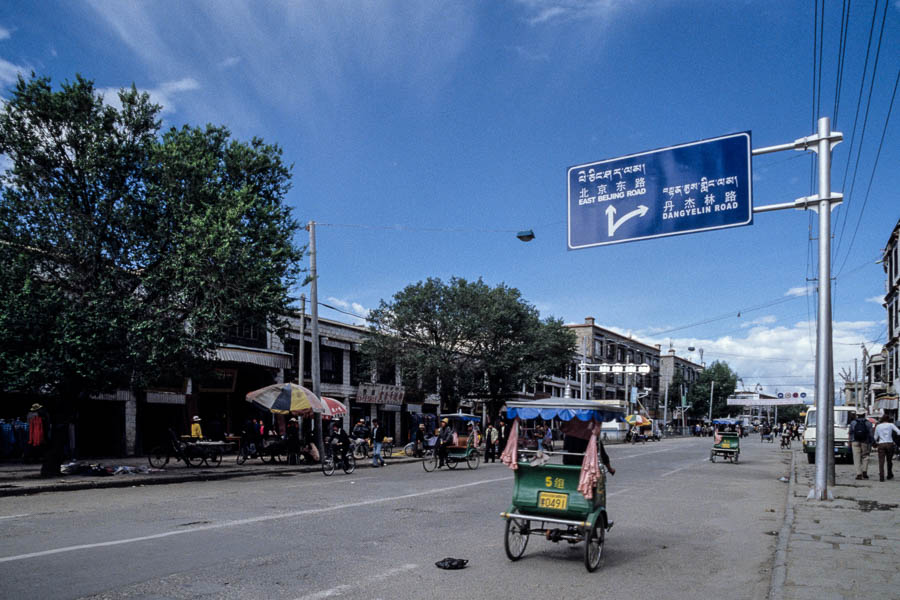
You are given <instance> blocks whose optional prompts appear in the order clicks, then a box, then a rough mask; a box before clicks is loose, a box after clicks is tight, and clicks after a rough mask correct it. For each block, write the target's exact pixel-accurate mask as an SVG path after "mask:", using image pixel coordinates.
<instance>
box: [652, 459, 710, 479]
mask: <svg viewBox="0 0 900 600" xmlns="http://www.w3.org/2000/svg"><path fill="white" fill-rule="evenodd" d="M706 462H708V461H707V460H706V459H704V460H701V461H700V462H698V463H696V464H698V465H702V464H704V463H706ZM694 465H695V463H691V464H689V465H685V466H683V467H678V468H677V469H672V470H671V471H667V472H666V473H663V474H662V475H660V477H666V476H668V475H671V474H672V473H677V472H678V471H684V470H685V469H690V468H691V467H692V466H694Z"/></svg>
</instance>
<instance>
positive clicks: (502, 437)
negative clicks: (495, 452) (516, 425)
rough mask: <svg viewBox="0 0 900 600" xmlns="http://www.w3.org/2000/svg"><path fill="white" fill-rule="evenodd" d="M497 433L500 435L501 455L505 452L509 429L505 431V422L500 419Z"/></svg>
mask: <svg viewBox="0 0 900 600" xmlns="http://www.w3.org/2000/svg"><path fill="white" fill-rule="evenodd" d="M497 432H498V433H499V434H500V452H501V453H502V452H503V451H504V450H506V441H507V440H508V439H509V429H507V427H506V422H505V421H503V420H502V419H501V420H500V426H499V427H497Z"/></svg>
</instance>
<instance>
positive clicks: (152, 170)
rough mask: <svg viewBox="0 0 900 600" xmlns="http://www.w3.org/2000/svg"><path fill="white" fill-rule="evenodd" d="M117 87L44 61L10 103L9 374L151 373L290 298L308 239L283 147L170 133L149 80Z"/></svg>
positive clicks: (4, 219)
mask: <svg viewBox="0 0 900 600" xmlns="http://www.w3.org/2000/svg"><path fill="white" fill-rule="evenodd" d="M119 101H120V104H121V108H115V107H112V106H110V105H108V104H105V103H104V102H103V99H102V98H101V97H100V95H99V94H97V92H96V90H95V89H94V86H93V83H92V82H91V81H88V80H86V79H83V78H81V77H80V76H78V77H76V79H75V81H74V82H65V83H63V84H62V85H61V86H60V89H58V90H53V88H52V87H51V83H50V80H49V79H48V78H39V77H34V76H32V78H31V79H30V80H29V81H25V80H24V79H22V78H20V79H19V81H18V84H17V85H16V87H15V89H14V90H13V92H12V97H11V98H10V99H9V101H8V102H6V103H5V104H3V106H2V107H0V153H3V154H5V155H6V157H7V158H8V160H9V162H10V163H11V167H9V168H8V169H7V170H6V171H5V172H4V173H3V174H2V175H0V178H2V179H0V181H2V185H3V189H2V196H0V265H2V266H0V269H2V273H0V389H7V390H12V389H15V390H22V391H35V390H43V391H48V392H55V393H58V394H61V395H64V396H73V395H76V394H80V393H90V392H97V391H108V390H112V389H116V388H121V387H124V388H139V387H141V386H145V385H147V384H149V383H151V382H152V381H153V380H154V379H156V378H157V377H159V376H160V375H161V374H162V373H164V372H167V371H170V370H172V369H176V370H184V369H187V368H190V366H191V365H192V364H194V363H195V362H196V361H199V360H202V359H203V358H204V357H205V356H207V355H208V353H209V352H210V351H211V350H212V349H213V348H214V347H215V344H216V342H218V341H221V339H222V337H223V335H224V333H225V331H226V330H227V329H228V328H229V327H230V326H232V325H235V324H237V323H238V322H248V321H249V322H253V323H256V324H261V323H266V322H267V319H268V318H269V317H270V316H271V315H278V314H284V313H285V312H286V308H287V305H288V302H289V298H288V289H289V287H290V285H291V284H292V283H293V282H294V281H295V280H296V278H297V276H298V275H299V261H300V257H301V255H302V250H301V249H300V248H298V247H296V246H295V245H294V243H293V241H292V237H293V233H294V231H295V230H296V229H297V227H298V225H297V223H296V222H295V221H294V219H293V218H292V217H291V214H290V209H289V208H288V207H287V206H285V204H284V197H285V194H286V193H287V191H288V189H289V187H290V171H289V169H288V167H286V166H285V165H284V164H283V163H282V161H281V150H280V149H279V148H278V147H277V146H272V145H268V144H265V143H264V142H262V141H261V140H258V139H253V140H252V141H251V142H249V143H246V142H240V141H236V140H232V139H231V137H230V133H229V132H228V130H227V129H225V128H223V127H213V126H207V127H205V128H198V127H187V126H185V127H183V128H182V129H174V128H173V129H171V130H169V131H166V132H165V133H162V134H161V133H160V126H161V124H160V121H159V112H160V107H159V106H157V105H154V104H152V103H151V102H150V100H149V97H148V95H147V94H141V93H138V92H137V90H136V89H134V87H132V89H130V90H122V91H121V92H120V93H119Z"/></svg>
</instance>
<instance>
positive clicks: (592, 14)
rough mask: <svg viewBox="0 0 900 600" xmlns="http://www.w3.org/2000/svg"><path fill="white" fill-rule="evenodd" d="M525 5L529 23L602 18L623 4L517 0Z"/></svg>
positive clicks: (619, 0)
mask: <svg viewBox="0 0 900 600" xmlns="http://www.w3.org/2000/svg"><path fill="white" fill-rule="evenodd" d="M518 2H519V4H521V5H523V6H524V7H525V10H526V12H527V13H528V14H529V16H528V17H527V18H526V20H527V21H528V23H529V24H530V25H541V24H544V23H551V22H566V21H572V20H575V19H602V18H604V17H608V16H609V14H610V13H611V12H613V11H614V10H615V9H617V8H619V7H620V6H621V5H622V4H625V2H623V0H582V1H572V0H518Z"/></svg>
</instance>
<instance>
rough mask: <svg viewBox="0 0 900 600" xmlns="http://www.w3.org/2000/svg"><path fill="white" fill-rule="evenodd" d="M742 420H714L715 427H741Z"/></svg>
mask: <svg viewBox="0 0 900 600" xmlns="http://www.w3.org/2000/svg"><path fill="white" fill-rule="evenodd" d="M741 423H742V421H741V420H740V419H713V425H740V424H741Z"/></svg>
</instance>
